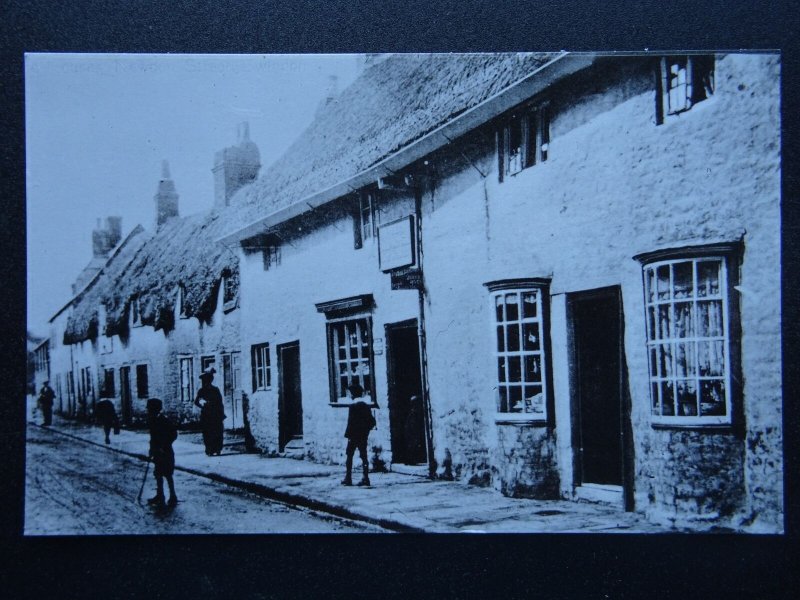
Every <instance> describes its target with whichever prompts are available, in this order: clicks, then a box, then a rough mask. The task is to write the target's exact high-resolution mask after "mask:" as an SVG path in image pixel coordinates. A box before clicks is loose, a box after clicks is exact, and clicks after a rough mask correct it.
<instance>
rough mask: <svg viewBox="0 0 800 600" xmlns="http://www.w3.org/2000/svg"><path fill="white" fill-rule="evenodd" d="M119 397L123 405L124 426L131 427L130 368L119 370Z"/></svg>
mask: <svg viewBox="0 0 800 600" xmlns="http://www.w3.org/2000/svg"><path fill="white" fill-rule="evenodd" d="M119 397H120V402H121V404H122V407H121V408H122V424H123V425H130V424H131V419H132V414H131V413H132V411H131V368H130V367H120V369H119Z"/></svg>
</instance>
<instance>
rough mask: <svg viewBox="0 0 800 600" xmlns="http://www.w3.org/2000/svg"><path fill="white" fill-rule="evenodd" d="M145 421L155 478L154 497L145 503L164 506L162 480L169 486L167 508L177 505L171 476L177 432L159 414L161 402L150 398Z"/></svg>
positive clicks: (168, 421)
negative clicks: (173, 447) (173, 448)
mask: <svg viewBox="0 0 800 600" xmlns="http://www.w3.org/2000/svg"><path fill="white" fill-rule="evenodd" d="M147 421H148V423H149V425H150V458H151V459H152V461H153V475H155V478H156V495H155V496H153V497H152V498H150V499H149V500H148V501H147V503H148V504H150V505H151V506H155V507H163V506H164V479H165V478H166V480H167V485H168V486H169V502H168V504H169V506H175V505H176V504H177V503H178V497H177V496H176V495H175V484H174V482H173V480H172V474H173V473H174V472H175V453H174V452H173V450H172V442H174V441H175V440H176V439H177V438H178V430H177V428H176V427H175V425H174V424H173V423H172V421H170V420H169V419H168V418H167V417H165V416H164V415H163V414H162V413H161V400H159V399H158V398H150V399H149V400H148V401H147Z"/></svg>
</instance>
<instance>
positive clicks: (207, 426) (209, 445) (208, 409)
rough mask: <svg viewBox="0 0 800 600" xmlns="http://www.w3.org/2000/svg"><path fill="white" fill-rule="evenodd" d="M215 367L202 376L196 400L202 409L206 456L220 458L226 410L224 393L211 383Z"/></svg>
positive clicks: (196, 404) (201, 424)
mask: <svg viewBox="0 0 800 600" xmlns="http://www.w3.org/2000/svg"><path fill="white" fill-rule="evenodd" d="M214 373H216V370H215V369H214V367H209V368H208V369H206V370H205V371H203V372H202V373H201V374H200V382H201V386H200V389H199V390H197V397H196V398H195V400H194V403H195V406H199V407H200V426H201V427H202V428H203V444H205V446H206V454H207V455H209V456H215V455H216V456H219V455H220V453H221V452H222V429H223V423H224V422H225V410H224V407H223V405H222V393H221V392H220V391H219V388H218V387H217V386H215V385H213V384H212V383H211V382H212V381H213V380H214Z"/></svg>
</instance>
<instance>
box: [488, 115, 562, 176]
mask: <svg viewBox="0 0 800 600" xmlns="http://www.w3.org/2000/svg"><path fill="white" fill-rule="evenodd" d="M498 146H499V147H498V159H499V173H500V180H501V181H502V180H503V177H504V176H508V175H514V174H516V173H519V172H520V171H522V170H523V169H527V168H528V167H531V166H533V165H535V164H536V163H537V162H543V161H546V160H547V151H548V148H549V146H550V115H549V110H548V106H547V105H542V106H539V107H537V108H533V109H528V110H525V111H520V112H517V113H514V114H512V115H511V116H510V117H508V119H507V121H506V123H505V125H504V126H503V127H502V128H501V130H500V132H499V137H498Z"/></svg>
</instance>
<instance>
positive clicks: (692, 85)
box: [656, 54, 716, 125]
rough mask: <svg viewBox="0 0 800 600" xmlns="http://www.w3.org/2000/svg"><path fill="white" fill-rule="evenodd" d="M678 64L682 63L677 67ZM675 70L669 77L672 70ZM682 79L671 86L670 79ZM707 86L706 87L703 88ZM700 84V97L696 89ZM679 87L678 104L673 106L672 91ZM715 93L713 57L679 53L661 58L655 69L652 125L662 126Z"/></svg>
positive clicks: (714, 56) (714, 57)
mask: <svg viewBox="0 0 800 600" xmlns="http://www.w3.org/2000/svg"><path fill="white" fill-rule="evenodd" d="M681 63H684V64H682V65H681ZM673 66H677V68H678V70H677V72H676V73H675V75H674V76H672V75H671V72H672V67H673ZM681 74H682V76H683V80H684V82H683V83H682V84H678V85H676V86H671V81H672V79H673V78H679V77H680V76H681ZM705 84H708V85H705ZM701 85H702V96H701V92H700V90H699V88H700V86H701ZM679 87H683V88H684V89H685V93H684V94H683V95H682V104H681V105H680V106H675V107H673V102H672V94H671V92H672V90H673V89H678V88H679ZM715 91H716V55H714V54H679V55H669V56H662V57H661V58H659V59H658V62H657V66H656V123H657V124H659V125H660V124H662V123H663V122H664V121H665V119H670V118H672V117H675V116H677V115H680V114H682V113H685V112H687V111H689V110H691V109H692V108H694V107H695V106H696V105H697V104H699V103H700V102H703V101H704V100H708V99H709V98H711V97H712V96H713V95H714V93H715Z"/></svg>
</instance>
